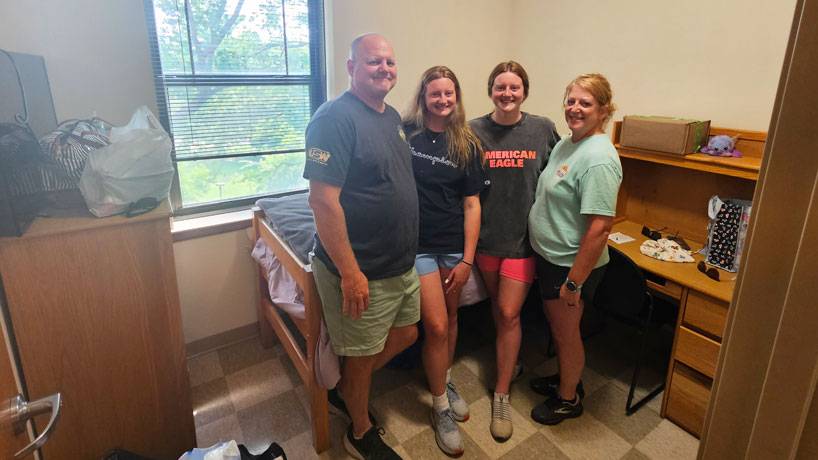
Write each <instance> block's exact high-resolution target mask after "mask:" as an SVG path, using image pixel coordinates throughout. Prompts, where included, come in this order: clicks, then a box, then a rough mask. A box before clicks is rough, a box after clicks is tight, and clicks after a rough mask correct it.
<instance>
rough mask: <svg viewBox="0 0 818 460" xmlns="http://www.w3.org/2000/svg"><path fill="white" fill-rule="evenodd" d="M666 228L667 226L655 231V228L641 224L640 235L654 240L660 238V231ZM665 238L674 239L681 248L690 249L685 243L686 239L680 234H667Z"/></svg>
mask: <svg viewBox="0 0 818 460" xmlns="http://www.w3.org/2000/svg"><path fill="white" fill-rule="evenodd" d="M666 228H667V227H663V228H662V229H661V230H658V231H657V230H651V229H649V228H648V227H647V226H643V227H642V235H644V236H646V237H648V238H650V239H652V240H654V241H656V240H658V239H660V238H662V234H661V233H660V232H662V231H664V229H666ZM666 238H667V239H668V240H670V241H675V242H676V244H678V245H679V246H680V247H681V248H682V249H684V250H686V251H689V250H690V245H689V244H687V241H685V240H684V238H682V237H681V236H678V235H673V236H670V235H668V236H667V237H666Z"/></svg>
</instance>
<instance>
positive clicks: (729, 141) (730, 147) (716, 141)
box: [702, 135, 741, 157]
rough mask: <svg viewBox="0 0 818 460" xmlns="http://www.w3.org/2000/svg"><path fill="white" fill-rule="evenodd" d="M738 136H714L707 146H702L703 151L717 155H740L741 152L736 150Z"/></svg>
mask: <svg viewBox="0 0 818 460" xmlns="http://www.w3.org/2000/svg"><path fill="white" fill-rule="evenodd" d="M737 140H738V136H736V137H732V138H731V137H730V136H723V135H722V136H713V139H710V142H708V143H707V147H702V153H707V154H709V155H714V156H717V157H740V156H741V152H739V151H738V150H736V141H737Z"/></svg>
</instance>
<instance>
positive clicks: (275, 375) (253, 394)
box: [225, 358, 293, 411]
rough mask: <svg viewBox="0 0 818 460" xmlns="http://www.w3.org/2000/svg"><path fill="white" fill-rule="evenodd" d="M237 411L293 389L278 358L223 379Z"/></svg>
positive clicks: (246, 368)
mask: <svg viewBox="0 0 818 460" xmlns="http://www.w3.org/2000/svg"><path fill="white" fill-rule="evenodd" d="M225 380H226V381H227V386H228V388H229V389H230V397H231V399H232V401H233V406H234V407H235V408H236V410H237V411H240V410H242V409H245V408H247V407H250V406H252V405H255V404H257V403H259V402H261V401H264V400H266V399H269V398H272V397H274V396H278V395H280V394H282V393H284V392H286V391H290V390H292V388H293V384H292V382H291V380H290V378H289V377H288V376H287V372H286V371H285V370H284V367H283V366H282V365H281V361H280V360H279V359H278V358H274V359H269V360H267V361H262V362H260V363H258V364H254V365H252V366H249V367H245V368H244V369H242V370H240V371H238V372H234V373H232V374H228V375H227V377H225Z"/></svg>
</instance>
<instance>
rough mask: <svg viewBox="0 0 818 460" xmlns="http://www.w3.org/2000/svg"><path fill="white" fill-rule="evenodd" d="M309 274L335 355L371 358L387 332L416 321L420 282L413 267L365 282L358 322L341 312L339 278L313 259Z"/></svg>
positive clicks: (379, 349) (377, 351)
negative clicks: (366, 294) (364, 306)
mask: <svg viewBox="0 0 818 460" xmlns="http://www.w3.org/2000/svg"><path fill="white" fill-rule="evenodd" d="M312 273H313V277H314V278H315V284H316V286H317V287H318V295H319V296H320V297H321V303H322V304H323V306H324V321H325V322H326V323H327V330H329V337H330V341H331V342H332V348H333V349H334V350H335V353H336V354H338V355H339V356H371V355H375V354H378V353H380V352H381V351H382V350H383V347H384V345H385V344H386V337H387V335H388V334H389V329H391V328H393V327H404V326H410V325H412V324H415V323H417V322H418V321H419V320H420V280H419V279H418V274H417V271H416V270H415V268H414V267H412V268H411V269H410V270H408V271H407V272H406V273H403V274H402V275H398V276H393V277H392V278H386V279H381V280H374V281H370V282H369V308H367V309H366V311H364V314H363V316H362V317H361V318H360V319H350V318H349V316H347V315H345V314H344V312H343V307H344V296H343V293H342V292H341V278H339V277H337V276H335V275H333V274H332V273H331V272H330V271H329V269H327V266H326V265H324V263H323V262H321V261H320V260H319V259H318V258H317V257H313V258H312Z"/></svg>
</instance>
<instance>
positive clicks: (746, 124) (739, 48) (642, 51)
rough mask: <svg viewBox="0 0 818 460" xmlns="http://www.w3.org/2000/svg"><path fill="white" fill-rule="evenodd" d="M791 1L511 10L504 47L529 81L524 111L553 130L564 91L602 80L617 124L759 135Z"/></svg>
mask: <svg viewBox="0 0 818 460" xmlns="http://www.w3.org/2000/svg"><path fill="white" fill-rule="evenodd" d="M794 5H795V1H794V0H782V1H776V2H769V1H763V0H750V1H747V2H742V3H741V4H737V3H734V2H711V1H707V0H690V1H686V2H656V1H651V0H634V1H628V2H611V1H607V0H587V1H582V2H543V1H540V0H516V1H514V2H513V11H512V13H511V14H512V17H513V18H514V21H513V22H514V23H515V26H514V27H511V28H508V29H506V30H508V31H509V32H508V33H509V34H510V35H509V36H508V38H507V40H510V42H509V43H510V45H509V47H510V48H512V47H513V49H515V51H516V53H515V56H516V58H517V59H519V60H520V62H521V63H522V64H523V65H524V66H526V68H527V70H528V72H529V74H530V75H531V87H532V92H531V96H530V98H529V101H528V102H527V106H528V107H527V109H528V110H529V111H531V112H534V113H539V114H542V115H546V116H548V117H550V118H551V119H553V120H554V121H556V122H557V126H558V128H559V131H560V132H567V127H566V125H565V120H564V117H563V115H562V111H561V102H562V95H563V93H564V91H565V85H567V84H568V82H569V81H571V79H573V78H574V77H576V76H577V75H579V74H582V73H587V72H600V73H603V74H605V75H606V76H607V77H608V78H609V79H610V81H611V85H612V86H613V90H614V93H615V98H614V100H615V102H616V103H617V104H618V105H619V110H618V111H617V113H616V115H614V119H615V120H621V119H622V116H623V115H628V114H639V115H667V116H676V117H688V118H701V119H711V120H712V121H713V125H714V126H723V127H733V128H741V129H750V130H766V129H767V127H768V125H769V123H770V113H771V110H772V106H773V99H774V98H775V88H776V85H777V84H778V78H779V75H780V69H781V62H782V59H783V55H784V49H785V48H786V45H787V37H788V32H789V27H790V22H791V20H792V12H793V6H794Z"/></svg>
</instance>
